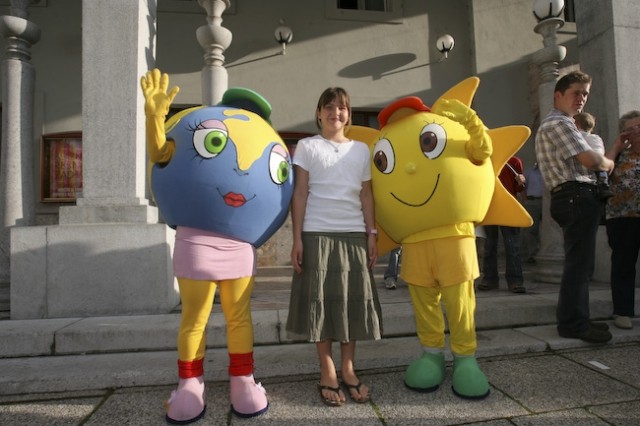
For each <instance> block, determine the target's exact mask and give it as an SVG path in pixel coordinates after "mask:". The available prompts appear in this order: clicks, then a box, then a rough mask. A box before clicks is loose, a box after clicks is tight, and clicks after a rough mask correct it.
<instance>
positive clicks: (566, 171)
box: [536, 108, 596, 190]
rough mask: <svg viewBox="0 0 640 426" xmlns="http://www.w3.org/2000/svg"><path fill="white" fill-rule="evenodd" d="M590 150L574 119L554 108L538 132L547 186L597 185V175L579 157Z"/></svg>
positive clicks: (544, 178) (542, 171)
mask: <svg viewBox="0 0 640 426" xmlns="http://www.w3.org/2000/svg"><path fill="white" fill-rule="evenodd" d="M591 150H592V149H591V147H590V146H589V144H588V143H587V141H586V140H585V139H584V137H583V136H582V134H581V133H580V131H579V130H578V129H577V128H576V123H575V122H574V121H573V118H571V117H569V116H568V115H566V114H565V113H563V112H562V111H560V110H557V109H555V108H554V109H552V110H551V111H550V112H549V114H547V116H546V117H545V118H544V120H542V123H540V128H539V129H538V133H537V134H536V158H537V160H538V165H539V167H540V172H541V173H542V179H543V180H544V185H545V186H546V187H547V189H548V190H552V189H553V188H555V187H556V186H558V185H560V184H561V183H564V182H569V181H578V182H584V183H590V184H593V185H595V183H596V179H595V174H594V173H593V172H592V171H591V170H589V169H587V168H586V167H585V166H583V165H582V163H580V162H579V161H578V159H577V158H576V155H578V154H580V153H581V152H584V151H591Z"/></svg>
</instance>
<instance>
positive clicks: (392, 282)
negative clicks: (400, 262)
mask: <svg viewBox="0 0 640 426" xmlns="http://www.w3.org/2000/svg"><path fill="white" fill-rule="evenodd" d="M384 286H385V287H386V288H388V289H389V290H395V289H396V279H395V278H393V277H388V278H385V279H384Z"/></svg>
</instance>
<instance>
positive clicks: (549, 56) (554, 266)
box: [532, 18, 567, 283]
mask: <svg viewBox="0 0 640 426" xmlns="http://www.w3.org/2000/svg"><path fill="white" fill-rule="evenodd" d="M563 25H564V21H563V20H562V19H559V18H547V19H544V20H542V21H540V22H539V23H538V24H537V25H536V27H535V28H534V31H535V32H537V33H539V34H540V35H541V36H542V38H543V44H544V47H543V48H542V49H540V50H538V51H537V52H535V53H534V54H533V57H532V59H533V62H534V63H535V64H536V65H538V67H539V69H540V85H539V86H538V106H539V110H540V120H542V119H544V117H545V116H546V115H547V113H548V112H549V111H550V110H551V108H552V107H553V92H554V89H555V85H556V81H557V80H558V76H559V71H558V62H560V61H562V60H563V59H564V57H565V55H566V53H567V52H566V49H565V47H564V46H558V44H557V37H556V32H557V31H558V28H560V27H562V26H563ZM550 202H551V197H550V194H549V191H545V192H544V194H543V197H542V223H541V224H540V251H539V252H538V255H537V257H536V278H537V279H538V280H539V281H541V282H550V283H559V282H560V280H561V278H562V267H563V260H564V248H563V238H562V230H561V229H560V227H559V226H558V224H557V223H556V222H555V221H554V220H553V219H552V218H551V215H550V213H549V206H550Z"/></svg>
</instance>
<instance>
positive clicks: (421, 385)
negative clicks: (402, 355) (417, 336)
mask: <svg viewBox="0 0 640 426" xmlns="http://www.w3.org/2000/svg"><path fill="white" fill-rule="evenodd" d="M444 372H445V369H444V353H442V352H440V353H436V354H434V353H429V352H424V353H423V354H422V356H421V357H420V358H418V359H416V360H415V361H413V362H412V363H411V364H409V367H407V371H405V373H404V384H405V386H406V387H408V388H409V389H411V390H414V391H417V392H433V391H434V390H436V389H438V386H440V385H441V384H442V382H443V381H444Z"/></svg>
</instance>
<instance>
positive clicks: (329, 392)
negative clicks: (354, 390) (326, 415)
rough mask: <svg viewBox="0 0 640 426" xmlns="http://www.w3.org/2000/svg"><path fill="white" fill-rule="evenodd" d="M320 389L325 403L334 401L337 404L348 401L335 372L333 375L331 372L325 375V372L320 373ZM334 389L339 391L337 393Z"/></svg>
mask: <svg viewBox="0 0 640 426" xmlns="http://www.w3.org/2000/svg"><path fill="white" fill-rule="evenodd" d="M320 389H321V391H320V392H321V394H322V398H323V399H324V400H325V401H333V402H335V403H336V404H341V403H344V402H345V401H346V397H345V396H344V393H343V392H342V390H341V389H340V386H339V384H338V376H337V375H336V373H335V371H334V372H333V374H331V372H327V373H325V372H324V371H323V372H321V373H320ZM334 389H337V392H336V391H335V390H334Z"/></svg>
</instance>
